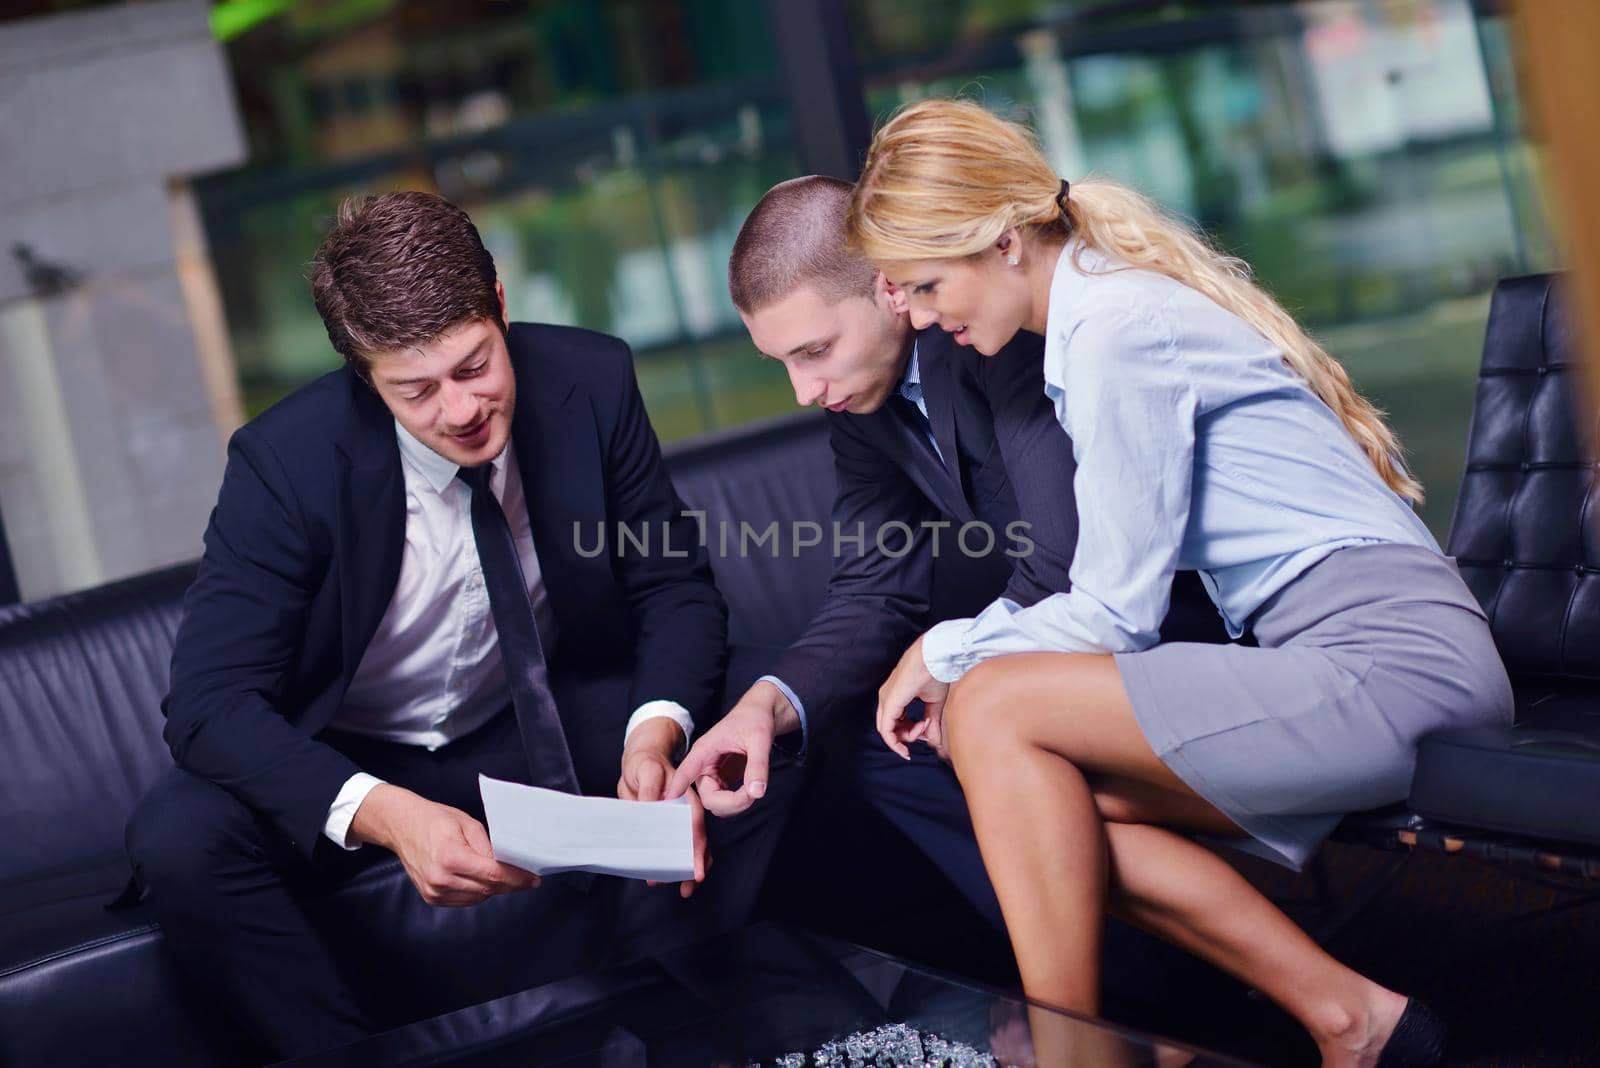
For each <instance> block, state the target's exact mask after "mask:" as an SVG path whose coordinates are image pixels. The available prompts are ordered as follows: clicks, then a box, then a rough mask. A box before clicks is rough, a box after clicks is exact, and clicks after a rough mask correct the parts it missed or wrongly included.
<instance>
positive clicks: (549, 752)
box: [456, 464, 578, 794]
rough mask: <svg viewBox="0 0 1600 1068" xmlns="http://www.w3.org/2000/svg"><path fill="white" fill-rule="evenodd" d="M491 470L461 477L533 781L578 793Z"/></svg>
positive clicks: (468, 472) (463, 470)
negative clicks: (469, 499)
mask: <svg viewBox="0 0 1600 1068" xmlns="http://www.w3.org/2000/svg"><path fill="white" fill-rule="evenodd" d="M491 470H492V468H491V467H490V465H489V464H484V465H483V466H482V467H463V468H461V469H460V470H459V471H458V472H456V477H457V478H459V479H461V481H463V482H465V483H466V484H467V485H468V486H470V487H471V488H472V537H473V540H474V541H476V542H477V543H478V563H479V564H480V565H481V566H482V567H483V584H484V587H485V588H486V589H487V590H488V591H489V611H490V612H491V613H492V614H493V615H494V629H495V631H496V632H497V633H498V634H499V637H500V657H501V659H502V660H503V661H504V663H505V666H506V682H507V683H508V684H509V686H510V688H511V704H512V707H513V708H515V709H516V712H517V727H518V728H519V729H520V730H521V732H522V746H523V748H524V749H526V750H527V753H528V767H529V768H530V769H531V770H532V772H533V779H532V782H533V785H535V786H546V787H549V788H550V789H552V790H566V791H567V792H569V793H574V794H575V793H577V792H578V778H577V776H576V775H574V774H573V772H572V754H571V753H570V752H568V751H567V737H566V735H565V734H564V733H563V732H562V730H561V717H560V716H559V715H558V714H557V712H556V698H555V694H553V693H551V692H550V673H549V671H548V669H547V668H546V667H545V662H544V647H543V646H542V645H541V644H540V643H539V628H538V627H537V626H536V625H535V623H534V619H533V603H532V602H531V601H529V600H528V583H527V580H526V578H525V577H524V576H523V574H522V563H521V561H519V560H518V559H517V543H516V540H515V539H514V538H512V536H511V526H510V524H508V523H507V522H506V514H505V512H503V511H501V509H500V502H499V501H497V500H495V496H494V490H492V489H490V488H489V473H490V471H491Z"/></svg>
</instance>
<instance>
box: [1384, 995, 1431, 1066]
mask: <svg viewBox="0 0 1600 1068" xmlns="http://www.w3.org/2000/svg"><path fill="white" fill-rule="evenodd" d="M1443 1063H1444V1021H1443V1020H1441V1019H1439V1017H1437V1016H1435V1015H1434V1013H1433V1010H1432V1009H1430V1008H1428V1006H1426V1005H1424V1004H1423V1003H1422V1002H1420V1001H1418V1000H1417V999H1416V998H1410V999H1408V1000H1407V1001H1406V1010H1405V1011H1404V1012H1402V1013H1401V1014H1400V1021H1399V1022H1398V1023H1396V1024H1395V1025H1394V1032H1393V1033H1392V1034H1391V1035H1390V1036H1389V1041H1387V1042H1385V1043H1384V1044H1383V1049H1382V1050H1380V1051H1379V1052H1378V1068H1432V1066H1433V1065H1437V1064H1443Z"/></svg>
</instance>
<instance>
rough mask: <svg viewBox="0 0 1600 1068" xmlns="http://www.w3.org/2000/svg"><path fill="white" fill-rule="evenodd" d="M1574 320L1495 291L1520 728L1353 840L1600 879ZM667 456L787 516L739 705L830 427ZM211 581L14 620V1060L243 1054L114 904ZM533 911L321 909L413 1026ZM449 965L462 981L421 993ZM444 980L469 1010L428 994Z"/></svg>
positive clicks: (760, 584)
mask: <svg viewBox="0 0 1600 1068" xmlns="http://www.w3.org/2000/svg"><path fill="white" fill-rule="evenodd" d="M1560 323H1561V313H1560V311H1559V301H1558V299H1557V298H1555V297H1554V296H1553V295H1552V290H1551V282H1550V280H1549V279H1547V278H1532V279H1514V280H1510V281H1508V282H1505V283H1503V284H1502V285H1501V287H1500V289H1499V290H1498V291H1497V293H1496V296H1495V301H1494V308H1493V312H1492V313H1491V318H1490V323H1489V331H1488V338H1487V343H1486V346H1485V357H1484V378H1483V383H1482V385H1481V387H1480V391H1479V397H1478V403H1477V408H1476V411H1475V413H1474V416H1473V429H1472V446H1471V454H1470V457H1469V464H1468V470H1467V475H1466V480H1465V483H1464V488H1463V493H1462V499H1461V505H1460V507H1459V509H1458V512H1457V516H1456V523H1455V530H1454V532H1453V533H1452V537H1451V539H1450V549H1451V551H1452V552H1453V553H1454V554H1455V555H1457V556H1458V557H1460V559H1461V561H1462V567H1463V571H1464V572H1465V573H1466V575H1467V577H1468V581H1469V583H1470V584H1471V586H1472V588H1473V590H1474V591H1475V592H1476V593H1477V594H1478V596H1479V598H1480V599H1481V600H1482V601H1483V602H1484V603H1485V604H1486V605H1487V606H1488V607H1489V609H1490V613H1491V617H1492V619H1493V622H1494V628H1495V635H1496V638H1497V640H1498V641H1499V643H1500V646H1501V649H1502V651H1503V652H1504V653H1505V656H1506V659H1507V662H1508V664H1509V665H1510V667H1511V669H1512V672H1513V675H1514V677H1515V681H1516V683H1517V690H1518V694H1519V713H1520V716H1521V717H1522V721H1521V722H1520V723H1519V725H1518V726H1517V727H1516V728H1512V729H1507V730H1501V731H1478V732H1458V733H1455V734H1450V735H1445V736H1440V737H1436V738H1430V739H1428V740H1426V741H1425V742H1424V744H1423V747H1422V758H1421V761H1420V764H1419V768H1418V774H1417V780H1416V788H1415V791H1414V793H1413V797H1412V803H1411V805H1409V806H1397V808H1396V809H1394V810H1392V811H1389V812H1385V813H1380V814H1376V815H1369V816H1363V817H1359V818H1356V819H1352V820H1351V821H1348V822H1347V825H1346V827H1345V831H1344V833H1345V834H1346V835H1347V836H1353V837H1359V838H1363V839H1366V840H1368V841H1371V842H1373V843H1374V844H1380V845H1390V846H1399V845H1406V846H1411V845H1422V846H1428V845H1433V846H1435V847H1436V848H1443V849H1450V850H1452V851H1456V850H1461V849H1467V851H1469V852H1477V853H1478V854H1480V855H1485V856H1492V857H1499V858H1502V859H1504V858H1506V857H1512V858H1518V857H1520V858H1523V859H1525V860H1527V861H1529V862H1531V863H1534V864H1537V865H1539V866H1540V867H1542V868H1549V867H1551V866H1552V865H1553V864H1554V866H1561V865H1562V864H1565V865H1566V866H1567V867H1568V868H1569V869H1573V870H1580V871H1586V872H1587V873H1588V874H1590V875H1594V874H1597V873H1600V862H1597V860H1596V859H1595V858H1596V857H1600V850H1597V849H1595V848H1594V847H1596V846H1600V809H1597V807H1596V806H1595V805H1594V803H1593V802H1594V799H1595V798H1597V797H1600V720H1597V718H1596V716H1597V710H1600V545H1597V542H1596V534H1595V530H1596V528H1595V526H1594V524H1595V523H1596V522H1600V514H1597V511H1600V509H1597V508H1596V494H1595V487H1594V481H1595V472H1596V469H1595V465H1594V463H1593V462H1592V459H1591V457H1592V456H1593V453H1592V452H1590V451H1588V449H1587V447H1586V446H1585V445H1584V444H1583V443H1582V442H1580V440H1579V438H1578V435H1577V433H1576V430H1575V427H1576V425H1577V424H1576V423H1575V422H1574V421H1573V419H1572V416H1571V410H1572V409H1571V408H1570V407H1569V405H1570V403H1571V402H1572V401H1573V400H1574V397H1573V387H1572V385H1571V378H1572V375H1571V373H1570V361H1569V360H1568V358H1567V355H1566V353H1567V351H1568V350H1567V349H1566V348H1565V345H1564V342H1563V340H1562V337H1563V332H1562V330H1561V326H1560ZM1591 426H1592V420H1591V421H1586V422H1585V425H1584V429H1590V428H1591ZM668 461H669V465H670V466H671V469H672V472H673V477H674V480H675V481H676V482H677V484H678V487H679V491H680V493H681V494H682V496H683V498H684V500H685V501H686V502H687V503H688V505H689V506H690V507H691V508H696V509H700V510H703V512H704V513H705V522H706V524H707V532H708V535H709V536H710V538H711V542H712V544H713V545H716V544H718V541H719V534H720V530H721V529H722V526H723V525H726V526H727V528H728V529H729V531H730V535H729V537H730V540H731V542H732V544H733V545H735V546H736V545H737V544H738V542H739V538H740V526H739V524H740V523H741V522H742V523H744V524H748V526H749V528H750V530H751V531H752V534H753V535H755V536H759V535H761V534H762V533H764V532H765V530H766V528H767V527H768V525H769V524H771V523H773V522H778V523H779V531H778V537H777V538H776V539H774V540H770V541H766V542H762V543H760V544H759V545H758V546H757V547H756V548H755V550H754V551H750V552H747V553H744V554H741V553H738V552H732V553H730V554H728V555H726V556H721V557H720V558H718V554H717V553H715V552H714V553H713V556H714V568H715V570H716V575H717V581H718V584H719V586H720V587H721V588H722V590H723V592H724V594H725V596H726V597H727V599H728V602H729V607H730V611H731V637H732V642H733V645H734V650H733V656H732V661H731V666H730V670H729V678H728V691H729V692H730V693H737V692H739V691H741V690H742V689H743V688H744V687H745V686H746V685H748V683H749V682H750V681H751V680H753V679H754V678H755V677H756V676H758V675H759V674H760V673H761V672H762V671H763V670H764V669H765V667H766V666H767V665H768V664H769V663H770V662H771V659H772V657H773V655H774V654H775V652H776V651H777V650H779V649H781V648H782V647H783V646H784V645H785V644H787V642H788V641H789V640H791V639H792V638H793V637H794V636H795V635H796V634H798V633H799V631H800V630H801V628H802V627H803V626H804V624H805V622H806V620H807V619H808V618H809V616H810V614H811V612H812V611H813V610H814V608H815V606H816V604H817V602H818V600H819V599H820V596H821V593H822V588H823V584H824V582H825V580H826V577H827V573H828V570H829V566H830V561H829V550H830V547H829V546H828V545H827V544H826V543H825V542H826V539H824V544H820V545H816V546H811V547H802V548H797V547H796V545H795V541H794V539H793V538H792V536H791V534H792V531H793V527H792V526H791V524H792V523H793V522H796V521H801V520H809V521H811V522H815V523H818V524H823V525H824V526H825V524H826V523H827V520H828V515H829V509H830V506H831V501H832V492H833V489H832V484H833V474H832V459H831V453H830V450H829V447H828V442H827V432H826V426H825V423H824V422H823V420H822V419H821V418H820V417H818V416H816V415H815V414H812V413H801V414H798V415H796V416H794V417H788V418H783V419H779V420H775V421H773V422H770V423H767V424H764V425H758V426H754V427H747V428H741V429H739V430H737V431H732V432H729V433H726V434H723V435H720V436H716V437H712V438H707V439H700V440H698V441H695V442H693V443H689V444H687V445H685V446H683V447H680V448H677V449H674V450H670V451H669V457H668ZM943 559H945V560H947V561H952V562H951V563H946V564H942V565H941V566H961V564H960V559H961V558H960V557H959V556H956V557H950V556H947V557H945V558H943ZM192 575H193V567H192V566H184V567H177V568H172V569H169V570H165V571H161V572H156V573H153V574H149V575H145V576H141V577H139V578H135V579H131V580H128V581H125V582H119V583H115V584H112V585H109V586H106V587H102V588H100V589H95V590H89V591H85V592H83V593H77V594H72V595H69V596H66V597H61V598H56V599H53V600H50V601H46V602H41V603H38V604H32V605H19V606H11V607H8V608H3V609H0V818H3V819H4V834H3V835H0V1064H89V1063H94V1064H102V1065H116V1064H148V1063H162V1064H168V1065H209V1064H218V1063H228V1062H229V1060H230V1058H231V1055H232V1051H233V1049H234V1048H235V1047H233V1046H232V1045H230V1042H232V1041H233V1036H229V1035H227V1034H226V1033H224V1032H222V1031H221V1030H220V1025H219V1023H218V1021H217V1020H216V1019H215V1018H214V1017H213V1016H211V1015H209V1014H200V1013H195V1012H194V1011H192V1010H191V1009H190V1008H189V1004H190V1002H189V1001H188V999H187V998H186V996H185V993H184V991H183V990H182V989H181V987H180V986H179V983H178V979H177V977H176V976H175V975H174V973H173V971H172V969H171V968H170V966H169V965H168V963H167V962H166V960H165V957H164V956H163V955H162V953H161V952H160V948H161V947H160V944H159V943H160V939H161V934H160V931H159V930H158V929H157V928H156V927H155V925H154V924H153V923H152V922H151V921H150V919H149V917H148V914H147V913H146V912H145V911H144V910H143V907H142V906H136V907H133V908H130V909H125V910H120V911H108V910H107V909H106V908H105V904H106V902H108V901H110V900H111V899H112V898H113V897H115V896H116V895H117V893H118V891H119V890H120V889H121V887H122V885H123V882H124V880H125V878H126V875H127V869H126V862H125V861H124V859H123V846H122V841H123V825H124V823H125V821H126V819H127V816H128V813H129V811H130V809H131V808H132V806H133V804H134V802H135V800H136V799H137V798H138V797H139V796H140V794H141V793H142V791H143V790H144V788H145V786H146V785H147V784H148V783H149V782H150V781H151V780H152V779H153V778H154V776H155V775H156V774H157V773H158V772H159V771H160V770H161V769H162V768H163V767H164V766H165V764H166V763H167V761H168V759H169V758H168V755H167V752H166V749H165V746H164V745H163V744H162V742H161V737H160V728H161V722H160V720H161V714H160V710H159V703H160V699H161V696H162V694H163V693H164V691H165V689H166V684H167V671H168V659H169V657H170V655H171V645H172V639H173V634H174V631H175V628H176V625H177V618H178V612H179V607H180V603H181V598H182V594H183V591H184V589H185V587H186V586H187V584H188V582H189V581H190V579H191V577H192ZM950 607H952V608H961V607H964V606H957V605H951V606H950ZM1551 858H1554V861H1552V859H1551ZM519 900H520V899H519V898H518V897H517V896H515V895H513V896H510V897H505V898H497V899H494V900H493V901H491V902H489V903H488V904H486V905H484V906H481V907H479V908H476V909H466V910H448V909H445V910H433V909H428V908H427V907H425V906H423V905H422V904H421V903H420V901H419V900H418V899H417V898H416V896H415V893H414V892H413V891H412V890H411V888H410V885H409V883H407V882H406V880H405V878H404V875H403V873H402V872H400V870H399V868H398V864H397V863H390V864H389V865H386V866H380V867H379V868H378V869H376V870H374V871H373V872H371V873H370V874H369V875H368V876H366V877H364V878H363V879H361V880H360V881H358V882H357V883H355V884H353V885H350V886H347V887H345V888H343V889H342V890H341V891H340V892H339V893H337V894H335V895H332V896H330V897H328V898H326V899H322V900H317V901H313V902H310V903H309V904H310V908H311V909H312V911H313V914H314V915H315V916H317V917H318V918H319V920H321V921H322V923H323V926H324V928H325V929H326V930H327V931H329V932H330V937H332V938H335V939H337V940H339V941H341V942H346V943H349V944H351V945H352V946H356V947H360V948H361V949H362V950H363V953H361V954H356V955H355V956H360V957H361V959H364V960H366V961H368V966H367V968H366V970H365V971H364V972H363V974H362V975H360V976H357V977H355V978H356V979H357V981H358V982H361V983H365V984H369V988H370V989H372V990H374V991H378V992H380V993H379V1000H380V1001H381V1002H382V1003H383V1004H386V1005H388V1006H389V1007H390V1009H391V1011H392V1013H393V1015H394V1019H395V1021H399V1020H402V1019H407V1018H416V1017H419V1016H422V1015H431V1014H433V1013H436V1012H440V1011H444V1010H445V1009H447V1008H450V1007H453V1006H454V1005H456V1004H466V1003H470V1002H474V1001H479V1000H483V999H484V998H487V997H489V996H491V995H494V994H498V993H502V992H504V987H503V985H497V984H503V983H504V979H503V977H500V976H496V975H494V974H492V973H489V972H485V971H484V970H483V969H482V968H481V967H480V965H481V962H482V961H484V960H486V959H492V958H493V957H494V956H495V955H496V954H497V953H500V952H501V951H503V948H504V942H505V932H506V931H508V930H515V929H516V924H517V915H516V913H517V910H518V907H519ZM380 922H381V925H382V930H381V931H379V930H377V929H376V928H377V925H378V924H379V923H380ZM441 970H443V971H446V972H447V973H449V975H450V978H451V982H449V983H446V984H437V983H430V984H419V983H415V982H412V981H411V980H413V979H414V978H415V977H417V976H418V975H419V974H422V973H432V974H435V975H436V974H437V973H438V972H440V971H441ZM441 986H442V987H445V988H448V989H449V990H450V991H451V997H452V1002H451V1003H450V1004H442V1003H429V1002H426V1001H422V1000H419V996H418V994H417V991H418V990H421V989H437V988H439V987H441Z"/></svg>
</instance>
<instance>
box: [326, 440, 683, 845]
mask: <svg viewBox="0 0 1600 1068" xmlns="http://www.w3.org/2000/svg"><path fill="white" fill-rule="evenodd" d="M395 433H396V434H397V436H398V437H399V442H400V466H401V470H402V472H403V473H404V476H405V489H406V538H405V548H404V550H403V551H402V553H401V557H400V576H399V579H398V581H397V582H396V583H395V589H394V596H393V598H392V599H391V600H390V602H389V607H388V608H387V609H386V610H385V611H384V614H383V619H382V620H381V621H380V622H379V623H378V629H377V631H376V632H375V633H374V634H373V636H372V641H371V643H370V644H368V646H367V650H366V652H365V653H364V654H363V655H362V658H361V663H360V664H359V665H358V666H357V668H356V672H355V676H354V678H352V679H351V682H350V689H349V691H348V692H347V693H346V695H345V700H344V703H343V705H341V706H340V709H339V711H338V712H337V713H336V714H335V715H334V718H333V721H332V722H331V724H330V726H332V727H333V728H335V729H337V730H341V731H348V732H350V733H352V734H362V735H367V736H369V737H373V738H381V739H383V740H384V741H388V742H396V743H399V744H402V745H418V746H424V747H426V748H428V749H430V750H432V749H437V748H439V747H440V746H442V745H447V744H449V743H450V742H452V741H454V740H455V739H457V738H460V737H463V736H465V735H467V734H470V733H472V732H473V731H474V730H477V729H478V728H479V727H481V726H483V725H484V724H485V723H487V722H488V721H489V720H490V719H492V718H493V717H494V716H495V715H496V714H497V713H499V712H500V710H501V709H503V708H505V707H506V706H507V705H508V704H509V703H510V701H511V691H510V689H509V688H508V686H507V685H506V675H505V665H504V663H503V661H502V658H501V654H500V644H499V638H498V636H497V634H496V632H495V626H494V617H493V615H492V614H491V612H490V608H489V594H488V590H487V589H486V588H485V587H484V581H483V571H482V568H481V566H480V564H479V562H478V545H477V541H476V540H475V539H474V537H473V534H472V513H471V502H472V490H471V488H469V487H468V486H467V485H466V484H465V483H464V482H462V481H461V480H460V479H458V478H456V472H457V471H458V470H459V468H458V466H457V465H456V464H454V463H452V462H451V461H449V460H447V459H445V458H444V457H443V456H440V455H439V454H438V453H436V452H434V451H433V450H432V449H430V448H428V447H427V446H426V445H424V444H422V442H420V441H418V440H417V439H416V438H415V437H413V436H412V435H411V433H410V432H408V431H407V430H406V429H405V428H404V427H402V426H400V424H399V423H396V424H395ZM490 466H491V472H490V476H489V486H490V489H491V490H493V492H494V495H495V497H496V499H498V500H499V502H500V508H501V510H502V511H504V512H505V515H506V522H507V523H508V524H509V525H510V527H511V536H512V538H513V540H514V541H515V542H516V546H517V559H518V561H519V562H520V563H521V564H522V574H523V577H524V578H525V579H526V580H527V583H528V598H529V600H530V601H531V602H532V604H533V618H534V622H535V623H536V624H537V626H538V628H539V638H540V642H541V644H543V646H544V648H545V650H546V653H547V654H548V653H549V651H551V650H553V649H554V648H555V646H556V642H557V639H558V635H557V632H556V622H555V616H554V614H553V612H552V610H551V607H550V598H549V595H548V593H547V592H546V590H545V584H544V576H543V573H542V572H541V571H540V569H539V557H538V554H537V552H536V551H535V550H534V544H533V528H532V524H531V522H530V521H529V518H528V507H527V502H526V500H525V499H524V496H523V487H522V479H521V478H520V477H519V475H518V471H517V458H516V451H515V450H514V449H510V448H507V449H505V450H504V451H503V452H501V454H500V455H499V456H497V457H495V459H494V460H493V461H492V463H491V465H490ZM657 716H667V717H669V718H671V719H672V720H673V721H675V722H676V723H677V724H678V725H679V726H680V727H682V728H683V732H684V737H685V738H686V739H687V738H688V736H689V735H690V733H691V732H692V731H693V730H694V721H693V719H692V718H690V716H689V713H688V711H687V710H686V709H685V708H684V707H683V706H682V705H680V704H678V703H676V702H674V701H649V702H646V703H645V704H643V705H641V706H640V707H639V708H638V709H637V710H635V712H634V714H633V716H632V718H631V719H629V721H628V726H627V732H626V733H625V734H624V739H626V737H627V735H628V734H631V733H632V732H633V730H634V728H635V727H637V726H638V725H639V724H640V723H642V722H643V721H644V720H646V719H653V718H655V717H657ZM381 781H382V780H380V779H378V778H377V777H376V776H373V775H369V774H366V773H365V772H361V773H358V774H356V775H354V776H352V777H351V778H350V779H349V780H348V781H347V782H346V783H345V784H344V786H343V788H341V789H340V791H339V794H338V796H337V797H336V798H335V799H334V803H333V806H332V807H331V808H330V809H329V811H328V820H327V822H326V824H324V827H323V833H325V834H326V835H327V836H328V837H329V838H330V839H331V840H332V841H333V842H335V843H336V844H338V845H339V846H341V847H343V848H345V849H354V848H356V846H355V845H351V844H349V843H348V842H347V840H346V839H347V836H348V834H349V830H350V822H351V820H352V819H354V817H355V813H356V810H357V809H358V808H360V807H361V802H362V801H363V800H365V799H366V796H367V794H368V793H369V792H371V790H372V788H373V787H375V786H377V785H379V783H380V782H381Z"/></svg>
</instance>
